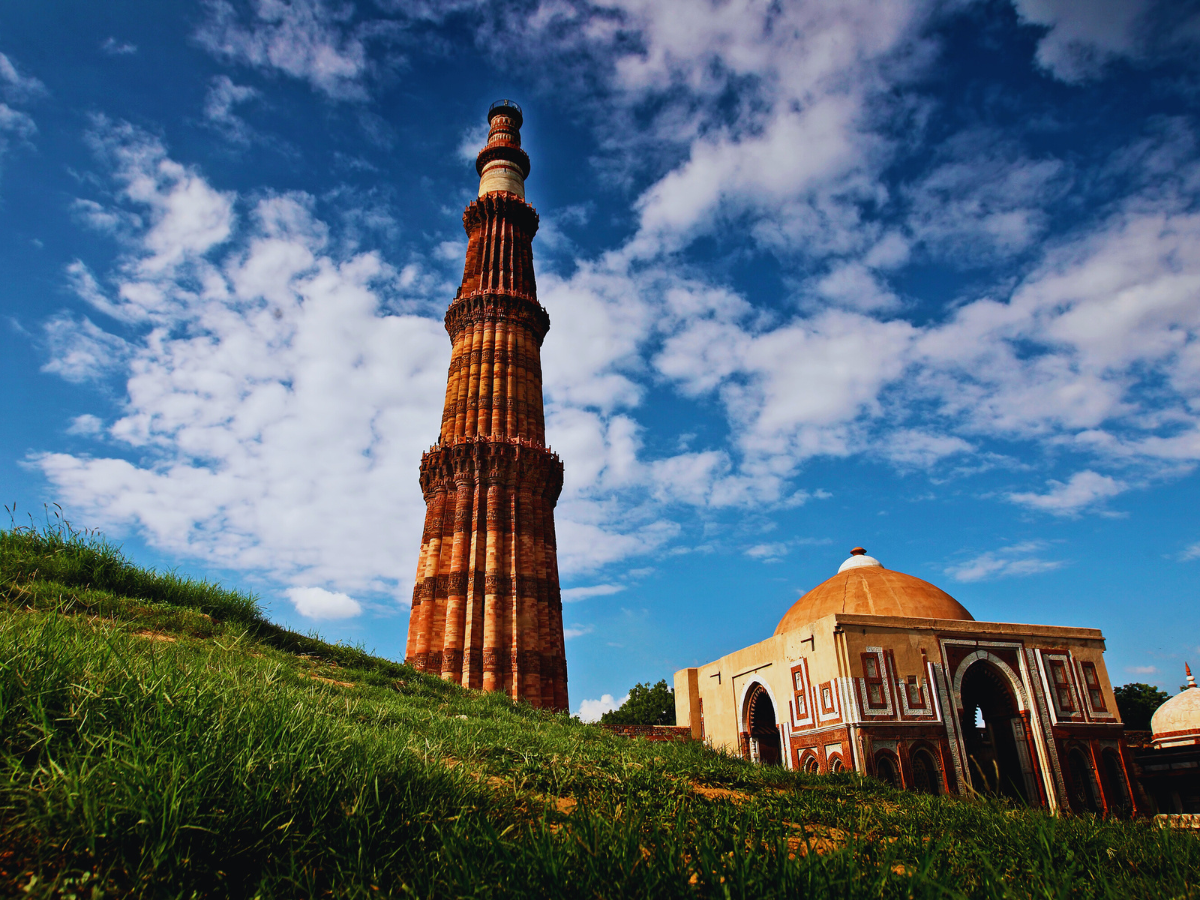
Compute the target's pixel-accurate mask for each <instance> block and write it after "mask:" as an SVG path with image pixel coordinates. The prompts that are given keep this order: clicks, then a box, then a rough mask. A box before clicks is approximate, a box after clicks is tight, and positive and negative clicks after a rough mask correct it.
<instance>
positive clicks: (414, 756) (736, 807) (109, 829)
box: [0, 527, 1200, 898]
mask: <svg viewBox="0 0 1200 900" xmlns="http://www.w3.org/2000/svg"><path fill="white" fill-rule="evenodd" d="M167 638H170V640H167ZM322 679H324V680H322ZM333 682H338V683H333ZM343 685H349V686H343ZM697 786H714V787H724V788H729V789H731V790H733V791H736V792H738V796H736V797H734V798H731V799H726V798H721V797H715V798H708V797H705V796H703V795H702V794H701V793H700V792H698V791H697V790H696V787H697ZM830 829H837V831H831V830H830ZM806 836H807V837H808V838H809V839H812V840H818V841H820V842H821V843H820V847H819V849H821V850H822V851H824V852H820V853H818V852H811V853H806V854H803V853H800V852H798V850H799V849H800V847H799V846H798V844H799V843H801V842H803V841H804V840H805V837H806ZM830 838H832V840H829V839H830ZM1196 872H1200V840H1197V838H1196V837H1194V836H1192V835H1189V834H1179V833H1173V832H1168V831H1164V830H1161V829H1158V828H1155V827H1153V826H1152V825H1150V824H1149V823H1147V822H1145V821H1137V822H1116V821H1104V820H1099V819H1095V818H1091V817H1072V818H1053V817H1050V816H1047V815H1044V814H1042V813H1039V812H1034V811H1030V810H1024V809H1017V808H1015V807H1011V806H1006V805H1004V804H1001V803H995V802H989V801H979V800H963V799H956V798H941V799H938V798H929V797H923V796H919V795H914V794H908V793H903V792H897V791H894V790H892V789H890V788H888V787H886V786H885V785H883V784H881V783H878V782H875V781H873V780H870V779H860V778H858V777H857V776H854V775H840V776H828V777H817V776H806V775H803V774H800V773H791V772H786V771H783V770H781V769H772V768H762V767H756V766H752V765H748V764H746V763H743V762H742V761H740V760H737V759H733V758H731V757H729V756H726V755H722V754H719V753H715V752H712V751H710V750H707V749H705V748H704V747H702V746H700V745H697V744H685V745H679V744H651V743H648V742H645V741H628V740H624V739H620V738H615V737H612V736H610V735H607V734H605V733H604V732H603V731H601V730H600V729H599V728H597V727H594V726H587V725H582V724H580V723H578V722H577V721H574V720H572V719H570V718H569V717H567V716H563V715H553V714H549V713H543V712H539V711H537V710H534V709H531V708H530V707H528V706H522V705H513V704H512V703H510V702H509V701H508V700H506V699H505V698H503V697H499V696H496V695H483V694H478V693H473V692H469V691H463V690H461V689H459V688H457V687H455V686H453V685H450V684H447V683H444V682H442V681H441V680H439V679H436V678H431V677H427V676H424V675H420V674H418V673H416V672H414V671H413V670H411V669H408V668H407V667H405V666H403V665H401V664H398V663H394V662H389V661H387V660H381V659H378V658H375V657H371V656H369V655H368V654H366V653H364V652H362V651H361V650H360V649H357V648H352V647H345V646H339V645H331V644H326V643H323V642H321V641H319V640H317V639H315V638H311V637H304V636H301V635H296V634H293V633H291V632H287V631H284V630H282V629H280V628H278V627H276V626H273V625H270V624H269V623H268V622H266V621H265V619H264V618H263V617H262V614H261V612H260V611H259V608H258V605H257V603H256V602H255V599H254V598H253V597H251V596H248V595H245V594H241V593H237V592H233V591H227V590H224V589H222V588H220V587H218V586H216V585H212V584H206V583H203V582H195V581H189V580H187V579H179V578H176V577H174V576H171V575H166V576H164V575H159V574H155V573H149V572H145V571H143V570H140V569H138V568H137V567H136V566H133V565H131V564H130V563H129V562H128V561H127V560H126V559H125V558H124V557H123V556H122V555H121V554H120V552H119V550H118V549H117V548H114V547H113V546H111V545H110V544H108V543H106V542H105V541H103V539H102V538H100V537H99V536H98V535H95V534H78V533H75V532H72V531H70V529H68V528H65V527H61V528H57V529H54V528H51V529H41V530H35V529H13V530H10V531H7V532H0V894H3V895H14V896H26V895H28V896H34V897H43V896H47V897H48V896H55V897H58V896H62V897H74V896H78V897H100V896H119V897H125V896H143V897H192V896H213V897H226V896H229V897H254V896H261V897H319V896H336V897H379V896H415V897H459V896H461V897H481V898H484V897H558V896H563V897H737V898H742V897H745V898H749V897H794V896H814V897H847V898H859V897H862V898H866V897H871V898H878V897H931V898H932V897H938V898H944V897H1047V898H1049V897H1114V898H1115V897H1121V898H1126V897H1147V898H1149V897H1154V898H1160V897H1192V896H1200V891H1198V889H1197V888H1196V887H1195V886H1193V883H1194V882H1195V880H1196V878H1195V873H1196Z"/></svg>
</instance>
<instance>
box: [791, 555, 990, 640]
mask: <svg viewBox="0 0 1200 900" xmlns="http://www.w3.org/2000/svg"><path fill="white" fill-rule="evenodd" d="M830 613H852V614H854V615H860V616H904V617H906V618H912V619H963V620H966V621H968V622H970V621H974V618H975V617H974V616H972V615H971V614H970V613H969V612H967V610H966V608H965V607H964V606H963V605H962V604H961V603H959V602H958V601H957V600H955V599H954V598H953V597H951V596H950V595H949V594H947V593H946V592H945V591H943V590H942V589H941V588H939V587H935V586H934V585H932V584H930V583H929V582H928V581H922V580H921V579H920V578H914V577H913V576H912V575H905V574H904V573H903V572H893V571H891V570H890V569H885V568H884V567H883V564H882V563H881V562H880V561H879V560H877V559H875V558H874V557H870V556H867V551H866V550H864V549H863V548H862V547H855V548H854V549H853V550H851V551H850V558H849V559H847V560H846V561H845V562H844V563H842V564H841V565H840V566H839V567H838V571H837V574H836V575H834V576H833V577H832V578H830V579H828V580H826V581H823V582H822V583H821V584H818V585H817V586H816V587H815V588H813V589H812V590H811V591H809V592H808V593H807V594H805V595H804V596H803V597H801V598H800V599H799V600H797V601H796V602H795V603H794V604H792V608H791V609H789V610H788V611H787V612H786V613H785V614H784V616H783V618H782V619H780V620H779V627H777V628H776V629H775V633H776V634H783V633H784V632H785V631H791V630H792V629H793V628H800V627H801V626H803V625H807V624H808V623H809V622H813V621H815V620H817V619H819V618H821V617H822V616H827V615H829V614H830Z"/></svg>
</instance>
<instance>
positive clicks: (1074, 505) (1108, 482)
mask: <svg viewBox="0 0 1200 900" xmlns="http://www.w3.org/2000/svg"><path fill="white" fill-rule="evenodd" d="M1047 487H1048V488H1049V490H1047V491H1046V492H1045V493H1042V494H1038V493H1020V492H1018V493H1011V494H1009V495H1008V499H1009V500H1011V501H1012V502H1013V503H1019V504H1021V505H1022V506H1028V507H1029V508H1031V509H1039V510H1042V511H1044V512H1048V513H1053V514H1054V515H1056V516H1073V515H1077V514H1078V513H1079V512H1081V511H1082V510H1085V509H1088V508H1089V507H1093V506H1096V505H1097V504H1099V503H1102V502H1103V501H1105V500H1107V499H1108V498H1109V497H1115V496H1116V495H1117V494H1119V493H1121V492H1122V491H1124V490H1125V489H1126V485H1124V484H1122V483H1121V482H1120V481H1118V480H1117V479H1115V478H1113V477H1111V476H1109V475H1101V474H1100V473H1099V472H1093V471H1092V470H1091V469H1086V470H1084V471H1083V472H1076V473H1075V474H1074V475H1072V476H1071V478H1070V480H1069V481H1065V482H1063V481H1051V482H1050V483H1049V485H1048V486H1047Z"/></svg>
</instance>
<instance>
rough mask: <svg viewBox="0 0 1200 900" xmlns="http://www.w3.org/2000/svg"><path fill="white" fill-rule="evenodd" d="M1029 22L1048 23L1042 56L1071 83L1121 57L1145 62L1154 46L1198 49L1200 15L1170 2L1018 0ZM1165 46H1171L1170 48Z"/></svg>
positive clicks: (1045, 64) (1190, 6)
mask: <svg viewBox="0 0 1200 900" xmlns="http://www.w3.org/2000/svg"><path fill="white" fill-rule="evenodd" d="M1013 5H1014V6H1015V7H1016V10H1017V14H1018V15H1019V16H1020V17H1021V19H1022V20H1023V21H1025V22H1028V23H1030V24H1032V25H1039V26H1043V27H1044V28H1046V29H1047V31H1046V33H1045V34H1044V35H1043V36H1042V38H1041V40H1040V41H1039V42H1038V48H1037V60H1038V62H1039V63H1040V64H1041V66H1042V67H1043V68H1045V69H1046V70H1047V71H1048V72H1050V73H1051V74H1053V75H1054V76H1055V77H1057V78H1061V79H1062V80H1063V81H1067V82H1079V81H1083V80H1085V79H1088V78H1094V77H1096V76H1097V75H1099V74H1100V73H1101V71H1102V70H1103V68H1104V66H1105V65H1106V64H1107V63H1110V62H1112V61H1114V60H1117V59H1120V58H1123V57H1124V58H1132V59H1134V60H1140V59H1142V58H1144V57H1145V56H1146V55H1147V54H1148V53H1149V52H1150V51H1152V50H1154V49H1165V47H1170V46H1171V45H1175V46H1176V47H1177V48H1178V49H1180V50H1183V49H1185V48H1189V47H1190V49H1194V48H1195V45H1196V43H1197V41H1198V40H1200V13H1197V11H1196V9H1195V6H1194V5H1193V4H1189V3H1174V2H1170V0H1089V2H1087V3H1075V2H1072V0H1013ZM1164 45H1165V47H1164Z"/></svg>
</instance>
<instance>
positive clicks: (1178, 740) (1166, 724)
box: [1137, 664, 1200, 827]
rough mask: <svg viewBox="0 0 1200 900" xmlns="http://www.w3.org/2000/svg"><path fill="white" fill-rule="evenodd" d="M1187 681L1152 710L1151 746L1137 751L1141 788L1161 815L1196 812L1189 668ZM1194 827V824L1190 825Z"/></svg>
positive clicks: (1195, 729)
mask: <svg viewBox="0 0 1200 900" xmlns="http://www.w3.org/2000/svg"><path fill="white" fill-rule="evenodd" d="M1184 670H1185V671H1186V672H1187V683H1186V684H1185V685H1184V686H1183V688H1182V689H1181V690H1180V692H1179V693H1178V694H1176V695H1175V696H1174V697H1172V698H1171V699H1170V700H1168V701H1167V702H1166V703H1164V704H1163V705H1162V706H1160V707H1159V708H1158V709H1156V710H1155V711H1154V716H1153V717H1152V718H1151V719H1150V731H1151V734H1152V735H1153V737H1152V739H1151V747H1152V749H1150V750H1147V751H1145V752H1142V753H1139V754H1138V755H1137V765H1138V768H1139V769H1140V770H1141V772H1140V779H1139V780H1140V781H1141V783H1142V787H1143V789H1144V790H1145V791H1146V793H1147V794H1148V795H1149V796H1150V798H1151V800H1152V801H1153V803H1154V807H1155V811H1156V812H1158V813H1159V814H1163V815H1179V814H1184V815H1185V816H1188V815H1190V816H1191V817H1192V820H1193V821H1195V820H1196V818H1197V814H1200V690H1198V689H1197V688H1196V679H1195V678H1194V677H1193V676H1192V669H1191V667H1190V666H1188V665H1187V664H1185V665H1184ZM1193 827H1196V826H1193Z"/></svg>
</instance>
